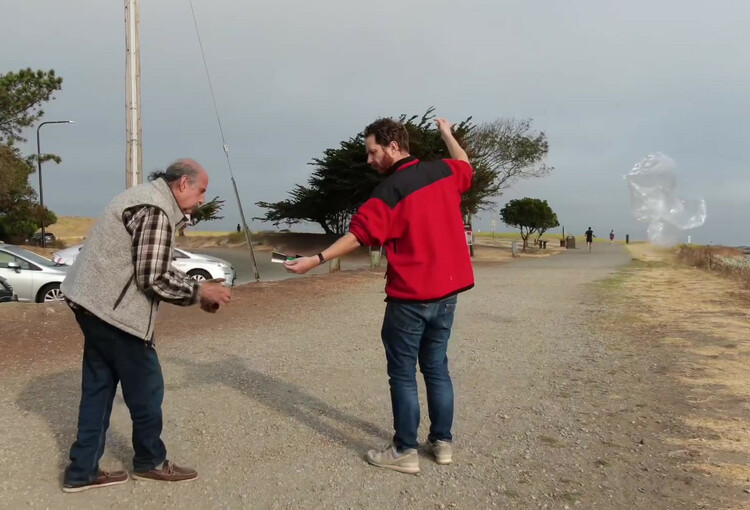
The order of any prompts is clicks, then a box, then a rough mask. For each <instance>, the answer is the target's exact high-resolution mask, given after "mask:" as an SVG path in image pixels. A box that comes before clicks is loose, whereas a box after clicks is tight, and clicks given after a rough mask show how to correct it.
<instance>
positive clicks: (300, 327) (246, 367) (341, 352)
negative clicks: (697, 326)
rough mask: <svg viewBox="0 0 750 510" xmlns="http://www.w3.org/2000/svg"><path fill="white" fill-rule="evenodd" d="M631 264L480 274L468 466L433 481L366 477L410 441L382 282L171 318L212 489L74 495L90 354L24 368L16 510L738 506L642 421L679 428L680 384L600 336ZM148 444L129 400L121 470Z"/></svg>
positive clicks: (194, 452)
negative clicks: (616, 281)
mask: <svg viewBox="0 0 750 510" xmlns="http://www.w3.org/2000/svg"><path fill="white" fill-rule="evenodd" d="M629 260H630V258H629V256H628V255H627V254H626V252H625V251H624V250H623V249H622V247H619V246H614V247H610V246H598V245H597V246H595V252H594V253H593V254H591V255H589V254H587V253H585V251H584V250H580V249H579V250H575V251H570V252H566V253H563V254H561V255H558V256H554V257H549V258H545V259H533V260H532V259H523V258H522V259H520V260H517V261H513V262H512V263H509V264H481V263H480V264H477V265H476V276H477V286H476V288H475V289H474V290H472V291H470V292H468V293H466V294H464V295H462V296H461V297H460V299H459V309H458V312H457V318H456V322H455V327H454V335H453V338H452V339H451V347H450V350H449V357H450V360H451V371H452V374H453V377H454V384H455V387H456V398H457V410H456V411H457V412H456V421H455V448H456V454H455V462H454V464H453V465H452V466H438V465H436V464H435V463H434V462H432V461H431V460H430V459H429V458H428V457H426V456H424V455H422V457H421V460H420V463H421V468H422V472H421V474H420V475H418V476H412V475H403V474H399V473H395V472H391V471H387V470H382V469H377V468H373V467H370V466H368V465H367V464H366V463H365V462H364V460H363V458H362V456H363V454H364V452H365V451H366V450H367V449H368V448H370V447H372V446H377V445H380V444H384V443H385V442H387V441H388V439H389V437H390V434H391V427H390V423H391V412H390V398H389V394H388V383H387V379H386V374H385V359H384V354H383V352H382V345H381V343H380V339H379V330H380V322H381V319H382V313H383V309H384V306H385V305H384V303H383V302H382V301H383V298H384V293H383V290H382V289H383V279H382V274H380V273H378V272H374V271H360V272H353V273H348V274H338V275H332V276H324V277H306V278H299V279H296V280H294V281H286V282H279V283H273V284H261V285H260V286H257V287H254V288H252V289H238V291H237V293H238V296H239V297H238V299H237V300H236V302H237V304H233V306H232V309H231V310H227V311H225V312H223V313H224V315H223V316H222V315H221V314H219V315H217V317H209V318H206V317H207V316H206V315H203V314H198V313H196V312H195V311H185V310H178V311H175V310H174V309H171V310H169V311H167V312H166V315H167V317H166V318H165V319H164V320H163V321H162V323H161V324H160V332H161V333H160V335H161V336H160V339H159V344H158V345H159V354H160V357H161V360H162V364H163V367H164V373H165V380H166V385H167V390H166V398H165V403H164V416H165V431H164V436H163V437H164V440H165V442H166V444H167V447H168V449H169V455H170V458H171V459H173V460H175V461H176V462H178V463H184V464H187V465H192V466H195V467H197V468H198V470H199V472H200V479H199V480H198V481H196V482H193V483H188V484H182V485H167V484H159V483H153V482H141V481H138V482H136V481H130V482H128V483H127V484H124V485H120V486H117V487H111V488H105V489H99V490H93V491H89V492H86V493H80V494H63V493H62V492H61V491H60V485H59V484H60V476H61V469H62V467H63V466H64V464H65V459H66V455H67V449H68V448H69V445H70V442H71V441H72V439H73V436H74V433H75V417H76V412H77V404H78V398H79V390H78V387H79V384H80V382H79V381H80V368H79V364H80V361H79V359H78V358H79V353H78V352H79V351H76V349H75V348H71V349H70V352H69V353H62V352H59V351H57V352H58V354H55V355H52V354H50V352H53V351H51V350H49V349H45V350H44V352H41V353H37V354H34V355H33V356H31V355H30V357H29V359H28V360H26V361H24V360H23V359H21V358H19V357H18V356H16V357H15V358H13V359H14V361H13V364H12V365H10V364H8V365H5V366H2V370H3V371H2V372H0V380H1V381H2V387H1V388H0V428H2V430H3V434H2V435H1V436H0V458H2V459H3V462H2V463H0V507H2V508H12V509H17V508H28V507H41V508H73V507H74V508H201V509H204V508H315V509H318V508H344V509H346V508H420V509H424V508H427V509H430V508H468V509H475V508H476V509H478V508H493V507H497V508H573V507H578V508H695V507H696V506H698V505H699V503H698V502H697V500H696V496H695V495H693V494H692V493H693V492H694V491H698V490H700V491H701V492H703V493H704V495H706V497H708V498H709V499H710V497H711V494H713V493H712V492H711V491H714V492H716V491H720V489H718V488H712V487H708V486H706V487H704V486H703V485H701V484H702V483H703V482H702V481H701V480H700V477H699V476H697V475H693V474H690V473H687V474H686V473H685V472H684V471H682V470H681V468H680V466H679V465H678V464H677V463H676V462H670V461H669V457H668V456H667V451H668V447H667V446H666V445H663V444H662V441H661V440H660V439H659V438H660V434H661V433H662V431H661V429H658V426H656V425H654V422H653V420H649V421H643V420H642V415H643V414H644V411H643V409H644V407H645V408H650V409H651V410H652V411H653V412H652V415H653V416H656V415H659V416H664V417H665V418H664V423H665V424H667V423H668V422H669V417H668V415H669V412H670V411H669V410H668V409H666V408H664V409H662V408H660V407H659V405H660V404H659V403H658V401H657V397H656V395H658V392H656V393H655V391H656V390H655V388H657V387H660V386H658V385H665V384H667V383H666V381H660V380H658V378H657V379H654V380H647V379H646V378H645V377H642V376H643V375H644V374H647V372H648V370H649V365H648V363H645V364H644V363H643V358H641V357H639V356H638V355H637V353H633V352H631V351H627V350H626V351H617V350H612V349H611V348H610V347H611V346H612V343H613V342H616V341H619V339H613V338H601V337H600V335H599V334H598V333H597V328H596V321H598V320H602V318H601V317H602V313H604V314H605V315H606V309H604V308H606V305H603V304H602V303H601V302H600V299H599V298H598V297H597V296H598V295H597V294H595V293H592V285H590V284H591V283H592V282H595V281H596V280H599V279H602V278H605V277H606V276H607V275H609V274H610V273H612V272H613V271H614V270H616V269H617V268H618V267H621V266H623V265H624V264H627V263H628V262H629ZM251 287H252V286H251ZM279 296H282V297H279ZM58 312H59V313H55V314H53V315H56V316H60V318H59V319H56V320H60V321H62V322H64V323H65V324H62V325H61V326H60V328H61V329H60V331H67V330H66V329H65V328H66V327H68V328H69V326H70V320H69V318H68V317H67V316H66V315H65V314H66V312H65V311H58ZM160 320H161V319H160ZM66 321H67V322H66ZM66 324H67V326H66ZM48 326H49V325H48ZM73 331H74V330H73ZM62 336H63V337H64V338H63V339H61V340H60V342H62V343H63V344H65V345H67V343H70V342H72V343H73V345H76V344H75V342H78V344H79V343H80V339H78V340H76V338H75V335H73V336H72V337H71V338H68V336H65V335H62ZM66 342H67V343H66ZM78 349H80V348H78ZM45 353H46V354H45ZM0 366H1V365H0ZM654 385H656V386H654ZM420 386H421V385H420ZM420 391H421V392H422V395H421V397H422V402H423V425H422V427H421V429H420V439H422V440H424V438H425V437H426V428H427V424H426V423H425V422H426V406H425V404H424V395H423V389H422V387H420ZM649 406H650V407H649ZM658 421H660V422H661V420H658ZM664 426H666V425H664ZM655 427H656V428H655ZM129 438H130V421H129V417H128V413H127V408H126V407H125V405H124V404H123V402H122V400H121V398H120V397H119V396H118V398H117V401H116V403H115V408H114V412H113V417H112V426H111V429H110V436H109V438H108V444H107V451H106V454H105V457H104V459H103V462H102V467H103V468H111V469H116V468H122V467H123V466H124V467H125V468H130V458H131V456H132V450H131V448H130V445H129ZM686 487H688V490H686ZM705 491H707V492H705ZM716 493H717V494H718V493H719V492H716ZM716 498H720V496H716ZM714 501H718V499H716V500H714ZM713 508H717V507H713Z"/></svg>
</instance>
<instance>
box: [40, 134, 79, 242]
mask: <svg viewBox="0 0 750 510" xmlns="http://www.w3.org/2000/svg"><path fill="white" fill-rule="evenodd" d="M45 124H74V122H73V121H72V120H47V121H44V122H42V123H41V124H39V126H37V128H36V163H37V168H38V169H39V207H40V209H41V211H40V214H41V222H42V248H45V247H46V246H47V236H46V235H45V232H44V193H43V192H42V150H41V147H40V143H39V130H40V129H41V128H42V126H44V125H45Z"/></svg>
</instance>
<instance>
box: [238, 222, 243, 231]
mask: <svg viewBox="0 0 750 510" xmlns="http://www.w3.org/2000/svg"><path fill="white" fill-rule="evenodd" d="M241 231H242V229H241V228H240V224H239V223H238V224H237V232H241Z"/></svg>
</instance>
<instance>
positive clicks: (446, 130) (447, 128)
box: [435, 117, 453, 136]
mask: <svg viewBox="0 0 750 510" xmlns="http://www.w3.org/2000/svg"><path fill="white" fill-rule="evenodd" d="M435 124H437V127H438V131H439V132H440V134H441V135H443V136H445V135H446V134H447V135H450V136H453V133H452V132H451V127H453V124H451V123H450V122H448V120H446V119H444V118H442V117H439V118H437V119H435Z"/></svg>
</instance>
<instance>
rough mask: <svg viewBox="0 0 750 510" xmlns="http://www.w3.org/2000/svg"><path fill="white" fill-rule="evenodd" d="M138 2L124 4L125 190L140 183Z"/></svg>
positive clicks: (141, 168)
mask: <svg viewBox="0 0 750 510" xmlns="http://www.w3.org/2000/svg"><path fill="white" fill-rule="evenodd" d="M139 22H140V8H139V6H138V0H125V144H126V149H125V187H126V188H131V187H133V186H137V185H139V184H141V183H143V149H142V143H141V134H142V131H141V49H140V48H141V47H140V41H139V38H140V30H139V28H138V25H139Z"/></svg>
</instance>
